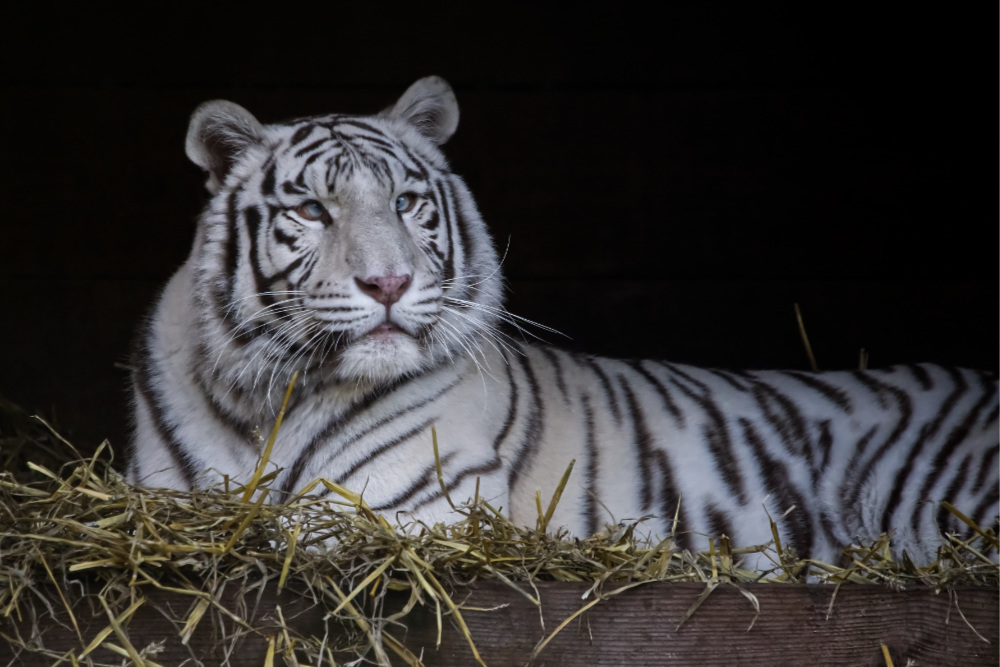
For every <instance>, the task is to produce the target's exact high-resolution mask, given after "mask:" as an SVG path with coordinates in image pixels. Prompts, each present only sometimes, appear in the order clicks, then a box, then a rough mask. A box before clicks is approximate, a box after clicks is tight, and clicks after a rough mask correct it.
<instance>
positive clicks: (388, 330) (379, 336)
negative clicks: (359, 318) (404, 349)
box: [362, 321, 413, 342]
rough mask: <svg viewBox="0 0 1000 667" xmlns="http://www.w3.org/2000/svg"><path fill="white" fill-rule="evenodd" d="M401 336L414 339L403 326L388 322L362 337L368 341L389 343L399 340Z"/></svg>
mask: <svg viewBox="0 0 1000 667" xmlns="http://www.w3.org/2000/svg"><path fill="white" fill-rule="evenodd" d="M400 336H405V337H407V338H413V334H411V333H410V332H409V331H407V330H406V329H404V328H402V327H401V326H399V325H398V324H396V323H395V322H389V321H386V322H383V323H382V324H379V325H377V326H375V327H373V328H372V329H370V330H369V331H367V332H366V333H365V334H364V335H363V336H362V338H368V339H371V340H377V341H385V342H389V341H392V340H394V339H396V338H398V337H400Z"/></svg>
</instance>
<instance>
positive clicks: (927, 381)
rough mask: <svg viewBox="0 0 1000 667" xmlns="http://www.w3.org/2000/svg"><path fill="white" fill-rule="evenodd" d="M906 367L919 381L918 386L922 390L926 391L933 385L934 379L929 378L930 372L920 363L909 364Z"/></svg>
mask: <svg viewBox="0 0 1000 667" xmlns="http://www.w3.org/2000/svg"><path fill="white" fill-rule="evenodd" d="M906 369H907V370H908V371H910V373H912V374H913V377H915V378H916V379H917V382H919V383H920V388H921V389H923V390H924V391H928V390H930V389H931V388H932V387H933V386H934V381H933V380H932V379H931V375H930V373H928V372H927V369H926V368H924V367H923V366H922V365H921V364H909V365H907V366H906Z"/></svg>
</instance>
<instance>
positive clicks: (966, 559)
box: [0, 403, 998, 666]
mask: <svg viewBox="0 0 1000 667" xmlns="http://www.w3.org/2000/svg"><path fill="white" fill-rule="evenodd" d="M279 426H280V417H279V423H278V424H276V425H275V431H274V432H272V434H271V438H270V439H269V440H268V442H267V446H266V448H265V452H264V455H263V456H262V459H261V463H260V466H259V467H258V470H257V474H255V475H254V476H253V478H252V479H251V481H250V482H249V483H247V484H246V485H240V484H235V483H230V484H228V485H222V486H220V487H218V488H213V489H208V490H202V491H196V492H192V493H183V492H177V491H164V492H157V493H150V492H144V491H139V490H137V489H135V488H133V487H131V486H129V485H128V484H127V483H126V482H125V481H124V480H123V478H122V477H121V475H120V474H119V473H118V472H117V471H116V470H115V468H114V467H113V466H112V455H111V450H110V448H109V447H108V446H107V445H106V444H105V445H102V446H101V447H99V448H98V450H97V452H96V453H95V454H94V455H93V456H90V457H88V458H82V457H79V455H77V454H75V450H73V449H72V447H71V446H70V445H69V443H67V442H66V441H65V440H63V439H62V438H61V437H60V436H58V435H57V434H56V431H55V430H54V429H52V428H50V427H48V425H47V424H45V423H44V422H42V421H40V420H36V419H30V418H28V416H27V415H26V414H25V413H23V412H22V411H20V410H18V409H17V408H16V407H14V406H12V405H10V404H9V403H0V452H2V454H3V460H2V463H3V466H4V472H2V473H0V615H2V618H0V632H2V635H3V636H2V637H0V641H3V640H6V641H9V642H11V643H12V644H13V645H14V646H20V647H23V648H25V649H30V650H33V651H37V652H39V653H41V654H43V655H48V656H49V657H50V658H51V659H52V664H67V665H69V664H96V663H92V662H90V661H92V660H93V659H94V654H95V651H96V650H97V648H98V647H103V649H104V650H108V651H111V652H112V653H113V654H115V655H117V656H120V658H119V660H120V659H126V661H130V662H131V663H132V664H135V665H148V666H154V665H157V664H158V663H157V662H156V650H157V649H156V646H155V645H150V646H140V645H136V644H135V643H134V642H133V640H132V639H131V638H130V635H129V632H128V628H129V622H130V619H132V618H133V617H134V616H135V615H136V614H137V613H138V612H139V611H140V610H141V609H142V608H143V607H144V606H146V605H151V604H153V602H151V600H152V598H153V597H154V596H153V593H155V592H158V591H169V592H172V593H174V594H176V595H180V596H186V597H185V598H183V599H187V600H188V601H189V604H188V605H187V606H186V607H185V608H184V609H183V610H181V611H180V612H176V611H175V612H174V618H173V622H174V625H173V627H172V628H171V627H170V626H169V625H168V626H165V630H164V632H166V633H171V632H176V633H177V635H179V636H180V637H181V639H182V641H184V642H185V643H187V642H188V641H189V640H190V639H191V638H192V637H193V636H194V634H195V633H196V631H198V630H199V628H201V627H202V626H203V625H204V624H214V625H216V626H218V628H221V629H218V630H217V631H216V636H217V637H218V641H219V642H220V643H222V644H225V643H226V642H229V643H231V644H232V646H233V648H232V650H236V648H235V647H236V646H237V645H238V644H239V642H240V641H242V640H243V639H244V638H245V637H246V636H247V635H248V634H252V633H255V632H259V629H257V628H255V627H253V626H252V623H251V621H250V616H251V614H250V611H251V610H250V609H249V605H250V604H251V603H247V602H246V601H247V600H250V601H253V600H254V599H256V600H258V601H259V600H260V599H262V596H263V595H264V592H265V590H270V591H281V590H285V591H288V590H289V589H293V590H295V591H297V592H298V594H299V597H300V599H303V600H306V601H307V602H308V603H309V604H315V605H321V606H322V607H323V608H325V609H326V610H327V612H326V617H327V618H326V621H325V623H326V625H325V627H326V628H328V629H329V628H336V629H337V632H332V631H326V632H323V633H319V634H308V633H300V632H298V631H296V629H295V622H294V620H293V619H289V621H288V622H286V614H287V613H290V612H289V610H288V609H287V608H283V607H278V609H277V619H276V620H274V619H272V620H273V621H274V622H273V623H272V625H271V629H270V630H268V633H267V635H266V642H267V652H266V655H265V658H264V664H266V665H269V664H275V661H277V660H278V659H279V658H282V659H283V660H284V662H285V664H301V665H306V664H309V665H321V664H323V665H332V664H343V662H335V660H336V659H340V660H343V656H344V655H354V656H357V657H363V658H365V660H367V661H369V662H371V663H375V664H383V665H386V664H389V662H390V659H392V660H394V661H402V663H404V664H410V665H419V664H422V662H421V659H420V656H419V655H417V654H414V653H413V652H411V650H410V649H408V648H407V646H406V644H405V641H404V635H405V623H406V616H407V615H408V614H409V613H411V612H412V611H413V610H414V609H416V608H418V607H422V608H424V609H426V610H431V612H432V613H433V614H435V615H436V617H437V623H438V627H439V632H443V629H444V627H445V626H446V625H448V624H451V625H453V626H454V627H456V628H457V629H458V631H459V632H461V633H462V634H463V635H464V637H465V641H467V642H468V644H469V646H470V647H471V650H472V653H473V655H474V656H475V657H476V659H477V660H479V661H480V663H481V662H482V661H481V660H480V659H479V655H478V653H477V651H476V648H475V637H472V636H471V634H470V633H469V630H468V628H467V626H466V624H465V622H464V620H463V616H462V612H463V609H464V607H463V604H462V603H461V599H460V598H459V597H458V596H457V595H454V594H453V593H454V591H455V590H456V589H457V588H458V587H460V586H461V585H463V584H468V583H471V582H476V581H482V580H489V581H499V582H504V583H506V584H508V585H510V586H511V587H512V588H514V589H515V590H517V591H518V592H519V593H520V594H521V595H523V596H524V597H526V598H527V599H528V600H530V601H531V602H532V603H533V604H536V605H538V604H540V602H539V599H538V596H537V594H536V593H534V591H533V588H532V585H531V583H530V582H532V581H536V580H550V581H551V580H555V581H567V582H588V583H590V584H591V587H590V589H589V592H588V594H587V595H585V596H584V599H583V600H582V601H581V607H580V610H579V611H578V612H577V614H574V615H573V616H570V617H569V618H567V619H566V620H565V621H563V622H562V623H561V624H560V625H559V626H558V627H555V628H552V629H551V630H550V633H549V636H548V638H546V639H545V640H543V641H542V642H541V643H540V644H539V645H538V647H537V648H536V654H537V653H539V652H541V651H543V650H544V648H545V646H546V645H547V644H548V642H549V640H551V638H552V637H554V636H555V635H556V634H557V633H559V632H560V631H561V630H562V629H563V628H564V627H566V626H567V625H568V624H570V623H572V622H573V621H574V620H575V619H576V618H577V617H578V616H579V615H580V614H582V613H583V612H585V611H586V610H587V609H589V608H591V607H593V606H594V605H597V604H600V603H601V602H602V601H603V600H605V599H607V597H608V593H606V592H605V591H604V588H603V587H604V585H605V584H606V583H611V582H614V583H615V586H614V588H615V589H616V590H615V591H614V593H613V594H618V593H620V592H621V591H624V590H627V589H628V588H630V587H633V586H637V585H642V584H644V583H647V582H653V581H676V582H702V583H704V585H705V593H704V594H703V595H702V596H701V598H699V600H698V601H697V602H696V603H695V604H694V605H693V606H692V608H691V609H690V610H689V612H688V616H687V617H690V615H692V614H694V613H697V608H698V605H700V604H701V602H702V601H704V599H705V598H706V597H707V596H708V595H709V594H710V593H711V591H712V590H714V589H715V588H716V587H717V586H718V585H720V584H723V583H728V584H732V585H735V586H737V587H739V586H741V584H743V583H746V582H756V581H770V582H802V581H805V580H806V579H807V578H808V579H809V580H811V581H820V582H829V583H832V584H836V585H838V586H839V585H843V584H847V583H852V582H860V583H872V582H877V583H883V584H889V585H890V586H893V587H906V586H917V585H926V586H933V587H935V588H946V587H949V586H952V585H956V584H970V583H971V584H979V585H984V586H994V587H995V586H997V584H998V566H997V564H996V563H994V562H993V561H992V560H991V558H994V557H995V555H994V554H995V552H996V549H997V536H996V530H995V527H988V528H985V529H984V528H981V527H979V526H976V525H975V524H974V523H973V522H972V521H971V520H969V519H968V518H966V517H965V516H964V515H962V514H961V512H959V511H958V510H957V509H955V508H953V507H951V506H946V507H947V509H948V510H949V511H951V512H952V513H953V514H955V515H956V516H958V517H959V518H960V519H962V520H963V521H965V522H966V523H967V524H968V525H969V526H970V527H971V528H972V529H973V531H974V538H973V539H972V540H969V541H968V542H963V541H961V540H958V539H957V538H954V537H946V538H943V540H942V544H941V547H940V549H939V551H938V558H937V559H936V560H935V561H934V562H933V563H931V564H929V565H927V566H925V567H917V566H915V565H914V564H913V563H911V562H910V561H909V560H907V559H903V560H901V561H898V560H894V559H893V558H892V557H891V555H890V551H889V548H888V547H889V542H888V539H887V538H885V537H883V538H882V539H880V540H878V541H876V542H875V543H874V544H868V545H852V546H849V547H847V548H846V549H845V555H846V560H845V562H848V563H850V564H849V565H848V566H846V567H840V566H835V565H833V564H829V563H821V562H816V561H797V560H796V559H795V558H794V556H793V555H792V554H790V553H787V552H786V551H785V550H784V549H783V548H782V546H781V543H780V536H779V535H778V533H777V530H775V532H774V535H775V540H774V542H773V543H772V544H769V545H760V546H756V547H752V548H749V549H747V548H744V549H734V548H732V547H731V546H730V544H729V540H728V539H727V538H725V537H724V536H723V537H719V538H718V539H707V538H706V540H705V542H704V544H705V546H706V547H707V548H706V551H704V552H701V553H691V552H688V551H682V550H679V549H678V548H677V546H676V545H675V543H674V541H673V540H671V539H669V538H668V539H664V540H662V541H660V542H659V543H656V544H644V543H642V542H640V541H639V540H638V539H637V538H636V537H635V532H636V525H635V524H632V525H624V526H611V527H609V528H608V529H607V530H605V531H603V532H602V533H601V534H600V535H597V536H594V537H591V538H589V539H576V538H572V537H570V536H568V535H567V534H565V533H564V532H563V531H560V530H558V529H556V530H550V528H551V527H550V526H549V521H550V519H551V517H552V514H553V511H554V509H555V506H556V504H557V503H558V502H559V495H560V493H561V490H562V488H563V487H564V486H565V484H566V480H567V479H568V478H569V476H570V474H571V469H570V470H567V471H566V473H565V475H564V476H563V478H562V481H561V482H560V484H559V488H558V490H557V491H556V493H555V496H554V497H553V498H551V499H547V501H545V500H546V499H542V498H540V497H539V498H538V508H539V517H538V521H537V525H536V526H534V527H525V526H518V525H515V524H513V523H511V522H510V521H509V520H508V519H506V518H505V517H504V516H503V514H502V513H501V512H500V511H498V509H497V508H494V507H492V506H491V505H490V504H489V503H488V502H486V501H485V500H484V499H482V498H476V499H474V501H473V502H471V503H470V504H468V505H464V506H462V505H459V506H457V509H456V511H457V516H458V517H459V519H458V520H457V521H456V522H455V523H454V524H452V525H449V526H444V525H435V526H427V525H424V524H421V523H418V522H414V523H410V524H408V525H405V526H403V527H402V528H400V527H396V526H394V525H392V524H390V522H389V521H387V520H386V519H385V518H384V517H382V516H380V515H378V514H376V513H375V512H373V511H372V510H371V509H370V508H369V507H368V506H367V505H366V504H365V502H364V499H363V498H362V497H360V496H358V495H357V494H355V493H352V492H351V491H350V490H348V489H345V488H343V487H341V486H339V485H337V484H333V483H331V482H329V481H326V480H316V481H315V482H313V483H312V484H310V485H309V486H308V487H307V488H306V489H304V490H303V492H302V493H300V494H298V495H297V496H296V497H294V498H292V499H291V500H289V501H288V502H285V503H283V504H269V503H267V502H265V500H266V498H267V496H268V485H269V483H270V482H271V481H272V480H273V478H274V475H275V473H274V472H273V471H270V472H268V467H267V456H266V453H267V451H269V449H270V447H271V446H273V443H274V440H275V435H276V433H277V429H278V427H279ZM435 455H436V442H435ZM67 459H73V460H72V462H69V463H63V462H64V461H66V460H67ZM317 489H320V490H322V491H328V492H329V493H327V494H326V495H325V496H324V497H323V498H318V497H317V496H316V495H315V494H314V493H313V492H315V491H316V490H317ZM543 501H545V502H543ZM753 551H759V552H763V553H766V554H767V555H768V557H769V558H770V559H771V560H772V562H774V564H775V567H774V569H773V570H772V571H770V572H764V573H761V572H749V571H746V570H744V569H741V567H740V557H741V556H742V555H743V554H746V553H748V552H753ZM81 581H86V582H87V583H88V585H86V586H84V585H82V584H80V583H79V582H81ZM526 582H527V583H526ZM623 583H624V584H626V585H625V586H622V584H623ZM610 588H611V587H609V589H610ZM387 591H402V592H403V595H404V597H405V596H408V597H406V600H407V601H406V602H405V603H404V604H402V605H401V607H400V608H398V609H394V610H391V609H389V608H388V607H386V606H385V604H384V602H385V596H386V593H387ZM744 594H745V595H746V596H747V597H748V599H750V600H751V602H755V600H754V598H753V595H752V594H751V593H749V592H747V591H744ZM226 600H230V601H231V600H237V601H243V602H241V603H240V604H245V605H248V606H247V608H241V607H240V606H239V604H238V605H237V606H236V607H235V608H234V607H233V605H231V604H224V601H226ZM161 611H163V610H161ZM57 612H58V613H59V614H60V615H63V614H64V616H65V618H67V619H68V621H67V625H68V626H70V627H72V629H73V632H74V633H75V634H76V635H77V638H78V642H79V646H78V648H77V649H75V650H73V651H70V652H69V653H65V652H62V653H54V652H52V651H51V649H47V648H46V647H45V633H44V632H43V630H44V629H45V628H44V624H45V623H46V622H51V621H46V620H40V619H45V618H48V617H51V616H53V615H54V614H55V613H57ZM390 612H391V613H390ZM82 613H87V614H91V616H96V617H97V618H100V619H102V621H101V622H100V623H99V624H98V626H100V627H102V629H101V630H100V631H99V632H96V633H95V632H89V633H88V632H87V631H85V629H84V628H86V627H95V626H94V625H93V623H90V622H88V623H84V622H83V621H84V619H82V618H81V617H80V615H81V614H82ZM687 617H685V620H686V618H687ZM88 620H90V619H88ZM682 622H683V621H682ZM227 628H228V629H227ZM234 628H235V630H234ZM393 656H395V657H393ZM116 664H119V663H116Z"/></svg>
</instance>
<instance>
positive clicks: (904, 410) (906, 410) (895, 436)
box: [848, 371, 913, 507]
mask: <svg viewBox="0 0 1000 667" xmlns="http://www.w3.org/2000/svg"><path fill="white" fill-rule="evenodd" d="M853 375H854V377H855V378H856V379H857V380H858V381H859V382H860V383H861V384H862V385H864V386H865V387H866V388H868V389H869V391H871V392H872V393H873V394H875V396H876V397H877V398H878V401H879V405H880V406H881V407H882V408H883V409H884V410H885V411H886V412H887V413H888V409H889V405H888V401H887V400H886V396H887V395H888V396H891V397H892V399H893V400H894V401H895V402H896V405H897V408H898V410H899V413H900V414H899V418H898V419H897V420H896V426H895V428H894V429H893V430H892V432H891V433H890V434H889V437H888V438H886V439H885V442H883V443H882V444H881V445H880V446H879V448H878V449H877V450H876V451H875V453H874V454H873V455H872V456H871V457H869V458H868V460H867V461H866V462H865V464H864V466H863V467H862V468H861V470H860V471H859V472H858V474H857V476H856V477H855V479H857V480H859V482H858V484H856V485H855V486H854V489H853V490H852V493H851V496H850V499H849V501H848V504H849V507H857V503H858V498H859V497H860V496H861V492H862V490H863V488H864V485H865V483H866V482H867V481H868V479H869V477H871V472H872V469H873V468H874V467H875V466H876V465H878V463H880V462H881V461H882V458H883V457H884V456H885V453H886V452H888V451H889V450H890V449H891V448H892V446H893V445H895V444H896V442H898V441H899V439H900V438H901V437H902V435H903V433H905V432H906V431H907V429H909V427H910V421H911V420H912V418H913V403H912V402H911V401H910V397H909V396H908V395H907V394H906V392H904V391H903V390H901V389H899V388H898V387H894V386H892V385H888V384H885V383H883V382H879V381H878V380H876V379H875V378H874V377H873V376H872V374H870V373H866V372H862V371H855V372H854V373H853ZM888 416H889V415H888V414H886V415H885V416H884V417H883V419H887V418H888ZM883 423H884V422H883ZM873 428H877V427H873ZM859 453H860V451H859Z"/></svg>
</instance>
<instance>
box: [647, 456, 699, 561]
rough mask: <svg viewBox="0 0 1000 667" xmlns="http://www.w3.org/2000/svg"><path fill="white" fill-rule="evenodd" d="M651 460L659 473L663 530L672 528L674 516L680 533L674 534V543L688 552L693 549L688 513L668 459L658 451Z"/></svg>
mask: <svg viewBox="0 0 1000 667" xmlns="http://www.w3.org/2000/svg"><path fill="white" fill-rule="evenodd" d="M653 458H654V461H655V463H656V465H655V469H656V470H657V471H658V472H659V473H660V498H659V501H660V503H659V504H660V520H661V521H662V522H663V526H664V530H666V529H667V528H671V527H672V525H673V519H674V515H675V514H676V515H677V525H678V527H679V528H680V532H679V533H675V534H674V541H675V542H676V543H677V545H678V546H679V547H680V548H681V549H689V550H690V549H692V548H693V547H694V541H693V539H692V537H691V524H690V523H689V522H688V513H687V509H686V507H685V505H684V503H683V502H682V500H681V494H680V493H679V492H678V491H677V480H676V479H675V477H674V471H673V468H671V466H670V460H669V457H668V456H667V453H666V452H665V451H664V450H662V449H658V450H656V452H655V453H654V455H653Z"/></svg>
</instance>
